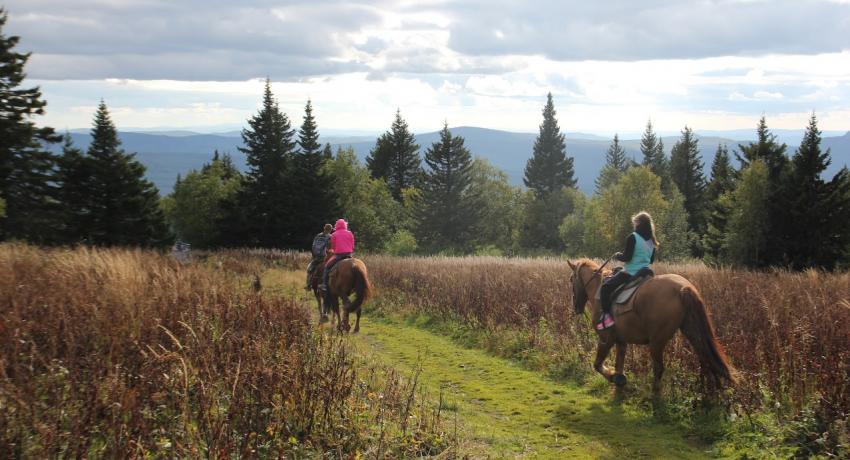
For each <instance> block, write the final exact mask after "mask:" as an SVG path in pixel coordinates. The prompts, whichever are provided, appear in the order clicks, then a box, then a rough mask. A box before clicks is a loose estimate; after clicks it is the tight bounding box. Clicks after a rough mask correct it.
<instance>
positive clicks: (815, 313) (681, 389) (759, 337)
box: [367, 256, 850, 452]
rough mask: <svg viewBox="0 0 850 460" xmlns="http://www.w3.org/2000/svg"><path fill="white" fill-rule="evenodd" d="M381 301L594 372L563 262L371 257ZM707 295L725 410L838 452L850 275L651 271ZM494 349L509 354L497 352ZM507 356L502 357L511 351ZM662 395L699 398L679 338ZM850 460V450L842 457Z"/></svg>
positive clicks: (644, 358) (693, 364) (636, 358)
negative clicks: (767, 421)
mask: <svg viewBox="0 0 850 460" xmlns="http://www.w3.org/2000/svg"><path fill="white" fill-rule="evenodd" d="M367 263H368V265H369V270H370V274H371V276H372V280H373V282H374V283H375V285H376V286H377V287H378V295H379V297H383V298H384V299H388V298H389V299H392V300H393V301H396V302H399V303H400V304H406V305H408V306H409V307H412V308H413V309H415V310H417V311H420V312H425V313H428V314H431V315H435V316H437V317H450V318H455V319H460V321H461V322H463V323H466V324H468V325H471V326H473V327H475V328H483V329H485V330H489V331H494V330H513V331H520V332H522V334H521V336H522V337H523V343H520V344H514V345H513V346H515V347H516V348H517V350H515V351H518V352H520V353H522V352H525V351H528V350H529V349H537V350H538V351H542V352H543V354H549V355H550V357H551V359H552V360H554V361H562V362H563V363H564V366H565V367H566V368H571V369H573V370H574V369H575V366H580V367H579V369H585V368H586V369H588V370H589V369H590V362H591V353H593V352H594V350H595V343H594V342H595V334H594V333H593V332H592V331H591V329H590V326H589V323H588V319H587V318H585V317H576V316H575V315H574V314H573V300H572V291H571V289H570V285H569V281H568V279H569V274H570V271H569V270H570V268H569V267H568V266H567V264H566V261H564V260H557V259H549V260H545V259H543V260H540V259H538V260H532V259H502V258H440V257H431V258H391V257H380V256H375V257H369V258H368V260H367ZM655 268H656V271H657V272H658V273H679V274H682V275H684V276H685V277H687V278H688V279H690V280H691V281H692V282H693V283H694V284H695V285H696V286H697V287H698V289H699V290H700V291H701V293H702V294H703V296H704V298H705V300H706V303H707V305H708V307H709V308H710V310H711V313H712V315H713V319H714V323H715V326H716V329H717V333H718V336H719V340H720V342H721V343H722V344H723V345H724V346H725V347H726V350H727V352H728V354H729V356H730V359H731V361H732V363H733V365H734V366H735V367H736V368H737V369H738V370H739V371H740V373H741V375H740V376H741V378H740V385H739V386H737V388H735V389H734V390H732V391H731V393H730V395H729V398H730V400H731V403H732V404H731V407H732V410H733V411H736V412H737V413H738V414H740V415H747V416H750V415H752V414H754V413H757V412H759V411H764V410H769V411H771V412H772V413H778V414H779V416H780V418H781V419H784V420H786V421H788V420H797V421H799V420H802V419H804V418H806V417H808V419H807V421H806V422H804V425H805V426H802V427H801V431H802V432H803V434H802V435H801V436H802V437H803V438H806V439H799V440H792V442H801V443H805V442H818V443H822V444H823V443H825V444H827V445H832V446H833V447H834V446H838V445H841V443H844V446H843V448H845V449H847V448H848V446H847V442H848V439H850V430H848V424H847V418H848V415H850V298H849V297H850V274H848V273H834V274H833V273H822V272H817V271H809V272H805V273H792V272H786V271H774V272H770V273H760V272H752V271H741V270H729V269H721V270H716V269H709V268H706V267H704V266H701V265H667V264H657V266H656V267H655ZM498 346H505V344H499V345H498ZM643 348H644V347H632V350H633V351H632V352H631V355H630V356H629V358H628V361H627V364H626V369H627V372H631V373H632V374H633V375H637V376H639V377H642V378H644V379H645V378H647V377H648V376H650V375H651V369H650V360H649V357H648V355H647V353H646V351H645V350H643ZM509 351H510V350H509ZM666 358H667V361H668V363H669V367H668V369H670V371H669V372H668V373H667V376H666V378H665V382H666V383H665V385H667V386H668V396H669V397H670V398H672V399H673V400H678V401H680V402H682V401H692V400H694V399H695V398H696V395H698V394H699V390H700V382H699V379H698V378H697V373H698V362H697V359H696V357H695V356H693V354H692V352H691V350H690V348H688V347H687V346H686V345H685V344H684V341H683V339H682V338H681V335H679V338H678V339H677V340H676V341H675V342H673V343H671V344H670V346H669V347H668V350H667V353H666ZM848 452H850V451H848Z"/></svg>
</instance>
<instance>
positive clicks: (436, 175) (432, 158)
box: [417, 124, 479, 251]
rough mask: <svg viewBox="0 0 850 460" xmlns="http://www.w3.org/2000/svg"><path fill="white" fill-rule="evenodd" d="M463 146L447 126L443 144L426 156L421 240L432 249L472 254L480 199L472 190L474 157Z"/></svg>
mask: <svg viewBox="0 0 850 460" xmlns="http://www.w3.org/2000/svg"><path fill="white" fill-rule="evenodd" d="M463 144H464V139H463V138H462V137H460V136H452V134H451V132H450V131H449V127H448V125H447V124H446V125H443V130H442V131H440V141H439V142H435V143H434V144H433V145H431V147H430V148H429V149H428V150H427V151H426V152H425V164H426V165H427V166H428V169H427V170H426V172H425V176H424V178H423V182H422V197H421V203H420V206H421V207H420V213H419V214H420V225H419V227H418V229H417V230H418V233H419V235H417V240H418V241H421V242H422V243H423V244H424V245H425V246H426V247H428V248H431V249H455V250H461V251H464V250H469V249H470V247H469V245H470V243H471V242H472V240H473V238H472V236H473V235H474V230H475V228H474V226H475V225H476V223H477V222H476V220H477V219H476V216H477V210H478V208H479V206H478V205H477V204H478V200H479V198H478V197H477V196H476V195H475V194H474V191H473V190H472V189H471V187H470V185H471V184H472V176H471V172H472V155H471V154H470V153H469V150H467V149H466V147H464V145H463Z"/></svg>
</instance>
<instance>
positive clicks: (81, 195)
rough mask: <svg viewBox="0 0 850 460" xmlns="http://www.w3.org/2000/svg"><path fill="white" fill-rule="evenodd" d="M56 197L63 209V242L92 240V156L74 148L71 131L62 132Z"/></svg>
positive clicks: (93, 197)
mask: <svg viewBox="0 0 850 460" xmlns="http://www.w3.org/2000/svg"><path fill="white" fill-rule="evenodd" d="M57 163H58V166H59V168H58V171H57V174H56V182H57V185H58V186H59V192H58V194H57V197H58V199H59V203H60V205H61V206H60V209H61V212H62V218H61V220H62V223H63V225H62V227H61V233H62V241H64V242H67V243H72V244H73V243H80V242H87V241H90V240H91V235H90V232H91V230H92V228H93V221H92V219H93V218H94V214H93V206H94V199H95V198H96V197H95V196H94V194H93V193H92V186H93V184H92V172H93V170H92V164H91V158H89V157H88V156H86V154H85V153H84V152H83V151H82V150H80V149H78V148H76V147H74V145H73V144H72V142H71V136H70V134H67V135H65V145H64V146H63V148H62V156H61V157H59V159H58V162H57Z"/></svg>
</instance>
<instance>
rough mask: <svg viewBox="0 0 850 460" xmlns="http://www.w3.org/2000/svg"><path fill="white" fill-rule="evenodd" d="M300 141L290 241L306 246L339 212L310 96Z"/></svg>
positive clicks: (294, 171)
mask: <svg viewBox="0 0 850 460" xmlns="http://www.w3.org/2000/svg"><path fill="white" fill-rule="evenodd" d="M298 145H299V146H300V149H299V151H298V152H297V153H296V154H295V161H294V162H293V166H294V168H293V172H292V183H293V185H294V190H293V194H292V200H293V216H294V219H293V221H292V224H293V225H292V242H291V243H292V244H293V245H295V246H296V247H302V248H306V247H308V246H310V243H311V242H312V241H313V237H314V236H315V234H316V233H318V232H319V231H321V229H322V226H323V225H324V224H325V223H326V222H330V221H331V220H332V219H333V218H334V217H335V216H336V215H337V214H338V212H337V209H336V197H335V196H334V194H333V188H332V184H331V178H330V177H329V176H327V175H325V173H324V172H323V170H322V165H323V164H324V163H325V161H326V159H325V157H324V154H323V151H322V145H321V144H320V143H319V131H318V127H317V125H316V119H315V117H313V106H312V104H311V102H310V101H309V100H308V101H307V106H306V107H305V108H304V121H303V123H302V124H301V129H300V130H299V132H298Z"/></svg>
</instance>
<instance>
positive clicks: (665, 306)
mask: <svg viewBox="0 0 850 460" xmlns="http://www.w3.org/2000/svg"><path fill="white" fill-rule="evenodd" d="M568 263H569V265H570V268H572V269H573V274H572V276H571V277H570V281H572V285H573V299H574V307H575V312H576V313H577V314H583V313H584V306H585V304H586V303H587V301H588V299H589V300H590V304H591V306H592V307H593V311H592V318H594V319H596V318H599V315H600V312H601V305H600V304H599V302H597V300H596V295H595V294H596V291H597V289H599V284H600V283H601V282H602V276H601V275H602V274H601V273H599V266H598V265H597V264H596V263H595V262H593V261H591V260H588V259H581V260H578V261H575V262H572V261H569V262H568ZM627 307H631V309H629V308H624V309H622V310H624V311H625V313H619V312H618V310H621V309H619V308H617V307H615V308H613V309H612V310H613V313H614V318H615V325H614V327H612V328H609V329H607V330H604V331H599V343H598V346H597V350H596V360H595V361H594V363H593V368H594V369H596V371H597V372H599V373H600V374H602V375H603V376H604V377H605V378H606V379H608V381H609V382H613V383H615V384H616V385H618V386H623V385H625V384H626V377H625V375H623V364H624V361H625V358H626V347H627V346H628V344H630V343H633V344H641V345H649V353H650V356H651V357H652V371H653V376H654V380H653V383H652V391H653V393H655V394H658V393H659V392H660V390H661V375H662V374H663V373H664V348H665V347H666V346H667V342H669V341H670V339H672V338H673V335H675V334H676V331H677V330H681V331H682V333H683V334H684V335H685V337H686V338H687V339H688V342H690V344H691V346H692V347H693V349H694V351H695V352H696V355H697V356H698V357H699V360H700V368H701V370H702V374H703V375H704V376H705V377H706V378H707V379H709V383H710V384H711V385H712V387H713V388H721V387H722V386H723V385H724V384H734V383H735V378H734V376H733V370H732V367H731V366H730V365H729V362H728V360H727V358H726V355H725V354H724V352H723V347H722V346H721V345H720V344H719V343H717V337H716V336H715V334H714V327H713V326H712V323H711V317H710V316H709V312H708V310H707V309H706V308H705V303H704V302H703V300H702V297H701V296H700V294H699V292H698V291H697V288H696V287H694V285H693V284H691V282H690V281H688V280H686V279H685V278H683V277H681V276H679V275H659V276H655V277H653V278H652V279H650V280H648V281H646V282H645V283H644V284H643V285H642V286H641V287H640V289H638V291H637V292H636V293H635V295H633V296H632V298H631V299H630V300H629V304H628V305H627ZM614 345H617V359H616V363H615V367H614V370H611V369H610V368H609V367H607V366H605V364H604V362H605V358H606V357H607V356H608V353H609V352H610V351H611V348H612V347H613V346H614Z"/></svg>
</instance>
